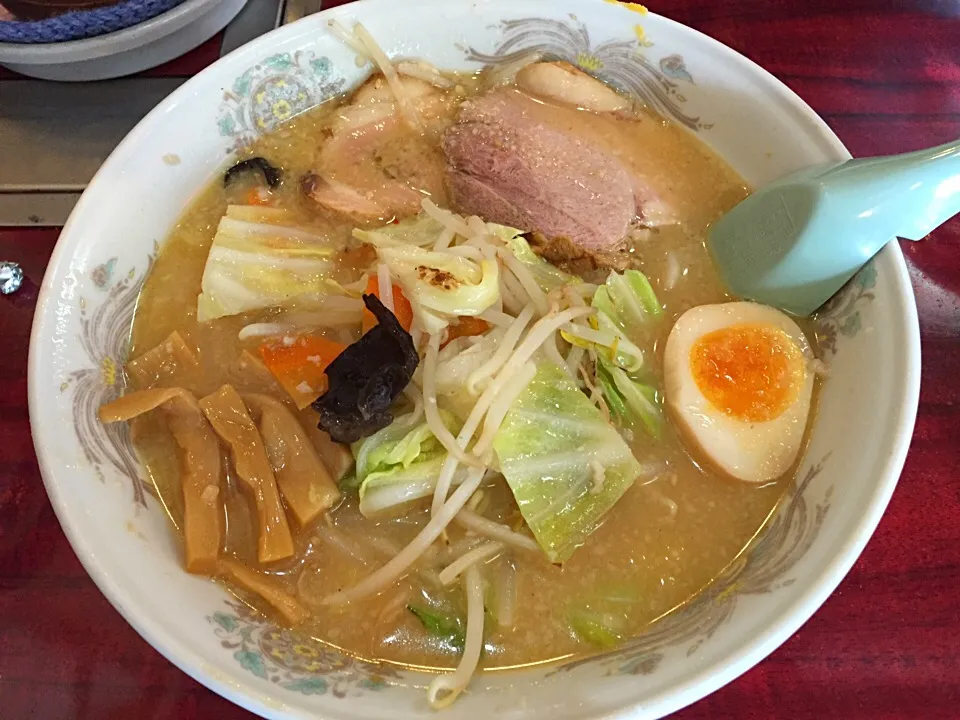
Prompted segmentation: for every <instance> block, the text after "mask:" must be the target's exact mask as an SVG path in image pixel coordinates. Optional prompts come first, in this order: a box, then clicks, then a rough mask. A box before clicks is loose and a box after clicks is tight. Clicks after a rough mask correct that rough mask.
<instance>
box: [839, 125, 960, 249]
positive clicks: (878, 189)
mask: <svg viewBox="0 0 960 720" xmlns="http://www.w3.org/2000/svg"><path fill="white" fill-rule="evenodd" d="M821 180H822V181H824V182H825V183H828V184H829V187H830V191H829V192H830V194H831V195H833V196H834V198H836V199H838V200H840V201H841V202H843V201H847V202H851V203H853V202H854V201H855V200H858V201H859V202H860V207H862V206H863V203H862V200H863V199H864V198H869V199H870V200H871V203H870V204H869V205H868V207H867V209H866V210H864V211H863V212H861V213H860V215H859V216H858V217H860V218H868V217H870V216H871V215H872V216H874V218H875V220H877V221H882V222H883V223H884V224H885V225H886V226H887V227H888V229H889V233H890V235H891V236H892V235H896V236H898V237H902V238H905V239H908V240H920V239H921V238H923V237H925V236H926V235H928V234H929V233H930V232H931V231H932V230H934V228H936V227H938V226H939V225H942V224H943V223H945V222H946V221H947V220H949V219H950V218H951V217H953V216H954V215H957V214H960V140H955V141H953V142H950V143H947V144H945V145H940V146H939V147H935V148H928V149H926V150H918V151H917V152H912V153H905V154H903V155H893V156H890V157H880V158H863V159H858V160H849V161H847V162H845V163H843V164H842V165H838V166H835V167H834V168H831V169H829V170H827V171H826V172H825V173H824V174H823V175H822V176H821ZM881 218H882V220H881Z"/></svg>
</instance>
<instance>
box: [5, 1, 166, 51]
mask: <svg viewBox="0 0 960 720" xmlns="http://www.w3.org/2000/svg"><path fill="white" fill-rule="evenodd" d="M182 2H183V0H125V2H121V3H118V4H117V5H109V6H107V7H101V8H94V9H92V10H74V11H72V12H68V13H64V14H63V15H57V16H56V17H52V18H47V19H46V20H36V21H32V22H22V21H19V20H7V21H2V22H0V42H5V43H55V42H66V41H68V40H82V39H83V38H89V37H94V36H96V35H106V34H107V33H112V32H116V31H117V30H123V29H124V28H128V27H132V26H133V25H137V24H138V23H142V22H144V21H145V20H149V19H150V18H152V17H155V16H157V15H159V14H160V13H165V12H166V11H167V10H170V9H171V8H173V7H176V6H177V5H179V4H180V3H182Z"/></svg>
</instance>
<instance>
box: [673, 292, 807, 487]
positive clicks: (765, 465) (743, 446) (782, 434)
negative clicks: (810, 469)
mask: <svg viewBox="0 0 960 720" xmlns="http://www.w3.org/2000/svg"><path fill="white" fill-rule="evenodd" d="M745 324H747V325H762V326H766V327H770V328H776V329H779V330H781V331H783V333H785V334H786V335H787V336H788V337H789V338H790V339H791V340H792V341H793V343H794V344H795V345H796V347H797V349H799V350H800V352H801V353H802V354H803V357H804V360H805V362H804V367H803V371H804V375H803V379H802V383H801V387H800V392H799V393H798V394H797V397H796V398H795V399H794V401H793V402H792V403H790V405H789V406H788V407H787V408H786V409H785V410H784V411H783V412H782V413H781V414H780V415H778V416H777V417H775V418H773V419H771V420H767V421H764V422H750V421H746V420H742V419H739V418H736V417H732V416H730V415H728V414H726V413H725V412H723V411H722V410H721V409H720V408H718V407H716V406H715V405H714V404H713V403H711V402H710V401H709V400H708V399H707V398H706V397H704V395H703V393H702V392H701V391H700V388H699V387H698V385H697V381H696V379H695V378H694V377H693V372H692V370H691V367H690V352H691V350H692V349H693V345H694V343H696V342H697V340H699V339H700V338H701V337H703V336H704V335H706V334H708V333H711V332H713V331H715V330H720V329H722V328H726V327H731V326H735V325H745ZM813 359H814V354H813V350H812V349H811V347H810V343H809V342H808V341H807V338H806V336H805V335H804V334H803V331H802V330H801V329H800V328H799V326H798V325H797V324H796V323H795V322H794V321H793V320H791V319H790V318H789V317H788V316H787V315H785V314H783V313H782V312H780V311H779V310H775V309H773V308H771V307H767V306H766V305H759V304H757V303H752V302H731V303H723V304H720V305H701V306H699V307H695V308H692V309H690V310H688V311H687V312H685V313H684V314H683V315H681V316H680V318H679V319H678V320H677V322H676V324H675V325H674V326H673V329H672V330H671V331H670V336H669V337H668V338H667V343H666V347H665V349H664V359H663V365H664V399H665V402H666V405H667V407H668V408H669V410H670V411H671V414H672V416H673V418H674V419H675V420H676V421H677V423H678V424H679V425H680V429H681V432H682V434H683V435H684V436H685V438H686V439H687V440H689V441H691V442H692V443H693V444H694V445H695V446H696V451H697V452H696V453H695V459H704V460H706V461H707V462H708V463H709V464H710V465H712V466H714V467H715V468H717V469H719V470H721V471H722V472H724V473H726V474H728V475H730V476H732V477H734V478H737V479H738V480H743V481H745V482H750V483H764V482H768V481H770V480H775V479H776V478H778V477H780V476H781V475H783V474H784V473H785V472H786V471H787V470H788V469H789V468H790V466H791V465H792V464H793V462H794V461H795V460H796V458H797V454H798V453H799V451H800V445H801V443H802V442H803V435H804V430H805V429H806V425H807V417H808V416H809V414H810V400H811V396H812V394H813V380H814V373H813V372H812V370H811V368H810V364H811V361H812V360H813Z"/></svg>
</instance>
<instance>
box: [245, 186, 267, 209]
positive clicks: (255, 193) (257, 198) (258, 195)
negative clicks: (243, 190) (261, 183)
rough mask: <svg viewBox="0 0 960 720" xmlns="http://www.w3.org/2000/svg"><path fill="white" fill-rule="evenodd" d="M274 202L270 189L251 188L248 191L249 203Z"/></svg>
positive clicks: (263, 203)
mask: <svg viewBox="0 0 960 720" xmlns="http://www.w3.org/2000/svg"><path fill="white" fill-rule="evenodd" d="M272 202H273V198H272V197H270V191H269V190H265V189H263V188H262V187H255V188H251V189H250V191H249V192H248V193H247V205H270V204H271V203H272Z"/></svg>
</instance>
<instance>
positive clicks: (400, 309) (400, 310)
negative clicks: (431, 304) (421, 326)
mask: <svg viewBox="0 0 960 720" xmlns="http://www.w3.org/2000/svg"><path fill="white" fill-rule="evenodd" d="M366 294H367V295H376V296H377V297H378V298H380V281H379V280H378V279H377V276H376V275H371V276H370V279H369V280H367V290H366ZM380 300H383V298H380ZM393 314H394V315H396V316H397V320H398V321H399V322H400V326H401V327H402V328H403V329H404V330H406V331H407V332H410V326H411V325H412V324H413V307H412V306H411V305H410V301H409V300H407V298H406V297H405V296H404V294H403V291H402V290H401V289H400V286H399V285H394V286H393ZM376 324H377V319H376V318H375V317H374V316H373V313H372V312H370V311H369V310H367V309H366V308H364V309H363V326H362V329H363V332H367V330H369V329H370V328H372V327H373V326H374V325H376Z"/></svg>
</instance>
